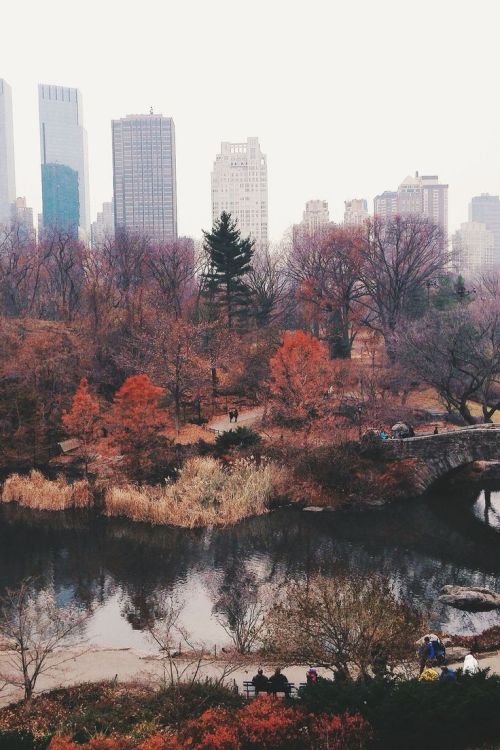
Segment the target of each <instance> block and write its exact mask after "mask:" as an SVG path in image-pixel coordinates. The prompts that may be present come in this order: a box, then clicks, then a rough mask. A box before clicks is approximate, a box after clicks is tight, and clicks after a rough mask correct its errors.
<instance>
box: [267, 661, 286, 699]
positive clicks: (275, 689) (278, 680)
mask: <svg viewBox="0 0 500 750" xmlns="http://www.w3.org/2000/svg"><path fill="white" fill-rule="evenodd" d="M269 687H270V691H271V693H272V694H273V695H276V693H285V695H286V696H287V697H288V696H289V695H290V692H291V690H290V685H289V683H288V680H287V678H286V677H285V675H284V674H282V673H281V669H280V668H279V667H276V670H275V672H274V674H273V676H272V677H270V678H269Z"/></svg>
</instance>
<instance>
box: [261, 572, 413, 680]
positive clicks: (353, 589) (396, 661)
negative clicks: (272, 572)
mask: <svg viewBox="0 0 500 750" xmlns="http://www.w3.org/2000/svg"><path fill="white" fill-rule="evenodd" d="M425 625H426V623H425V619H424V617H423V615H422V613H421V612H420V611H419V610H418V609H416V608H415V607H413V606H412V605H410V604H409V603H408V602H406V601H404V600H402V599H401V598H400V597H399V596H397V594H396V593H395V592H394V591H393V589H392V587H391V585H390V583H389V581H388V580H387V579H385V578H383V577H382V576H378V575H372V576H368V577H365V576H362V575H353V574H352V573H349V574H348V575H337V576H335V578H325V577H323V576H321V575H317V576H314V577H313V578H309V579H308V580H307V581H303V582H298V583H292V584H290V585H289V586H288V587H287V589H286V590H285V591H284V592H282V598H281V601H279V602H277V604H276V605H275V607H274V609H273V610H272V611H271V612H270V614H269V615H268V618H267V628H268V634H267V647H268V648H269V649H270V650H271V651H274V652H275V654H276V655H279V656H280V657H281V658H282V659H283V660H286V661H288V663H291V664H300V663H302V664H307V663H309V664H318V663H326V664H331V665H332V667H333V669H334V670H335V671H336V672H337V673H339V676H341V677H344V678H345V679H354V678H355V677H356V676H357V675H360V676H361V677H362V678H366V677H367V676H368V675H369V674H370V669H371V670H375V671H376V670H379V669H380V668H381V666H383V667H384V669H387V670H388V671H392V670H394V669H395V668H398V667H401V666H402V665H404V664H405V663H406V662H408V660H413V659H414V653H415V645H414V644H415V633H419V632H425Z"/></svg>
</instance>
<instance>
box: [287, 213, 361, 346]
mask: <svg viewBox="0 0 500 750" xmlns="http://www.w3.org/2000/svg"><path fill="white" fill-rule="evenodd" d="M360 243H361V233H360V230H359V229H357V228H346V227H338V226H334V225H331V226H328V227H327V228H325V229H324V230H323V231H318V232H315V233H314V234H307V233H306V234H302V235H299V237H298V238H296V241H295V243H294V249H293V252H292V253H291V257H290V262H289V274H290V275H291V276H292V278H293V279H294V281H295V282H296V284H297V296H298V298H299V300H300V301H301V302H302V304H303V305H304V306H305V308H306V309H307V308H309V309H310V311H311V313H312V320H313V321H315V324H316V333H317V335H318V336H321V338H324V340H325V341H326V342H327V344H328V349H329V353H330V357H332V358H334V357H341V358H345V357H350V356H351V349H352V345H353V343H354V339H355V337H356V334H357V331H358V329H359V325H360V318H361V315H360V312H361V311H360V305H359V300H360V298H361V296H362V293H363V291H362V286H361V283H360V260H361V256H360Z"/></svg>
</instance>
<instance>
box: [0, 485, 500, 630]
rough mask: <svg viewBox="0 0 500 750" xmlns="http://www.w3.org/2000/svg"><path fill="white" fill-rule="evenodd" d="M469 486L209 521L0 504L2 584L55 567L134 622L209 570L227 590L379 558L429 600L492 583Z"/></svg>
mask: <svg viewBox="0 0 500 750" xmlns="http://www.w3.org/2000/svg"><path fill="white" fill-rule="evenodd" d="M478 494H479V489H478V488H471V487H466V488H461V489H460V490H457V489H456V488H453V489H452V490H450V491H447V492H444V491H443V489H442V488H441V489H440V491H439V496H438V497H430V498H429V499H428V500H426V501H414V502H413V503H411V502H408V503H405V504H398V505H394V506H390V507H386V508H382V509H379V510H370V511H364V512H357V513H355V512H337V513H321V514H319V513H318V514H309V513H301V512H298V511H293V510H290V511H286V510H285V511H279V512H276V513H272V514H269V515H267V516H260V517H258V518H253V519H248V520H247V521H245V522H244V523H241V524H239V525H237V526H234V527H229V528H225V529H211V530H200V529H197V530H185V529H172V528H165V527H149V526H146V525H142V524H134V523H131V522H128V521H126V520H124V519H105V518H97V519H95V518H92V517H91V516H90V515H89V514H86V513H77V512H73V513H33V511H29V510H25V509H22V508H19V507H17V506H3V507H1V508H0V588H3V587H5V586H11V587H14V586H17V585H19V583H20V581H21V580H22V579H23V578H25V577H26V576H28V575H36V576H40V580H41V583H42V584H43V581H46V582H48V581H49V580H52V579H53V582H54V585H55V587H56V590H63V589H67V590H70V591H71V592H72V593H73V596H74V598H75V599H76V600H77V601H78V602H80V603H82V604H84V605H87V606H88V605H89V604H90V603H92V602H97V603H101V602H105V601H106V600H107V598H108V597H109V596H110V595H111V594H113V593H115V592H116V591H119V593H120V596H121V608H122V612H123V614H124V616H125V617H126V618H127V620H128V621H129V622H130V623H131V624H132V626H133V627H136V628H143V627H144V625H145V624H146V623H148V622H149V621H150V619H151V618H152V617H154V616H155V611H154V607H155V605H154V602H155V599H156V597H157V594H158V592H159V591H165V590H173V589H174V588H175V586H176V585H177V584H178V583H179V582H183V581H185V580H186V579H187V578H188V577H189V576H191V575H193V574H199V575H203V574H205V573H210V572H212V571H215V574H216V576H217V580H218V583H219V587H223V588H224V590H226V591H227V590H228V587H230V586H231V585H234V583H235V582H237V581H238V579H239V577H241V571H242V570H243V571H246V572H247V573H251V574H252V575H255V576H256V577H257V579H258V582H259V585H260V584H262V583H268V584H277V585H279V584H280V583H282V582H283V581H284V580H289V579H291V578H303V577H307V576H308V575H311V574H313V573H314V572H317V571H320V572H322V573H323V574H324V575H335V574H336V573H337V572H338V571H342V570H352V571H357V572H360V573H365V572H370V571H373V570H377V571H380V572H382V573H385V574H386V575H388V576H389V577H391V579H392V580H393V581H394V582H395V585H396V586H397V587H398V588H400V590H401V591H402V592H404V593H409V594H410V596H412V597H414V598H416V599H418V600H420V601H422V602H427V603H430V602H432V601H434V600H435V598H436V596H437V592H438V591H439V589H440V588H441V587H442V586H443V585H445V584H447V583H460V584H470V583H475V584H478V585H488V586H495V583H496V577H497V576H498V575H499V574H500V556H499V555H498V533H497V532H495V531H494V530H493V529H491V528H488V527H487V526H486V525H485V524H484V523H483V522H482V520H481V519H478V518H475V517H474V515H473V513H472V512H471V506H472V504H473V502H474V501H475V500H476V499H477V496H478ZM215 598H216V595H215V594H214V599H215ZM439 611H440V612H441V613H442V614H441V615H440V616H445V615H446V616H448V614H449V613H448V610H446V611H445V610H443V609H442V608H441V610H439Z"/></svg>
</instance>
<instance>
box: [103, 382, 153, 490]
mask: <svg viewBox="0 0 500 750" xmlns="http://www.w3.org/2000/svg"><path fill="white" fill-rule="evenodd" d="M163 395H164V391H163V389H162V388H159V387H158V386H156V385H154V383H152V382H151V380H150V378H149V377H148V376H147V375H143V374H141V375H132V376H131V377H129V378H127V379H126V380H125V382H124V383H123V385H122V386H121V387H120V388H119V389H118V391H117V392H116V394H115V397H114V400H113V405H112V407H111V410H110V412H109V414H108V419H107V422H108V424H109V427H110V430H111V433H112V439H113V442H114V444H115V445H117V446H118V448H119V450H120V452H121V453H122V455H123V457H124V460H125V465H126V466H127V468H128V470H129V473H133V474H134V475H136V476H137V477H138V478H139V479H142V478H143V477H144V474H145V472H146V471H147V469H148V468H149V467H150V466H151V463H152V462H153V461H154V454H155V450H156V448H157V447H158V445H159V442H160V441H159V433H160V430H161V429H162V428H163V427H164V426H165V423H166V414H165V411H164V410H163V409H161V408H160V405H159V402H160V399H161V398H162V396H163Z"/></svg>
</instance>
